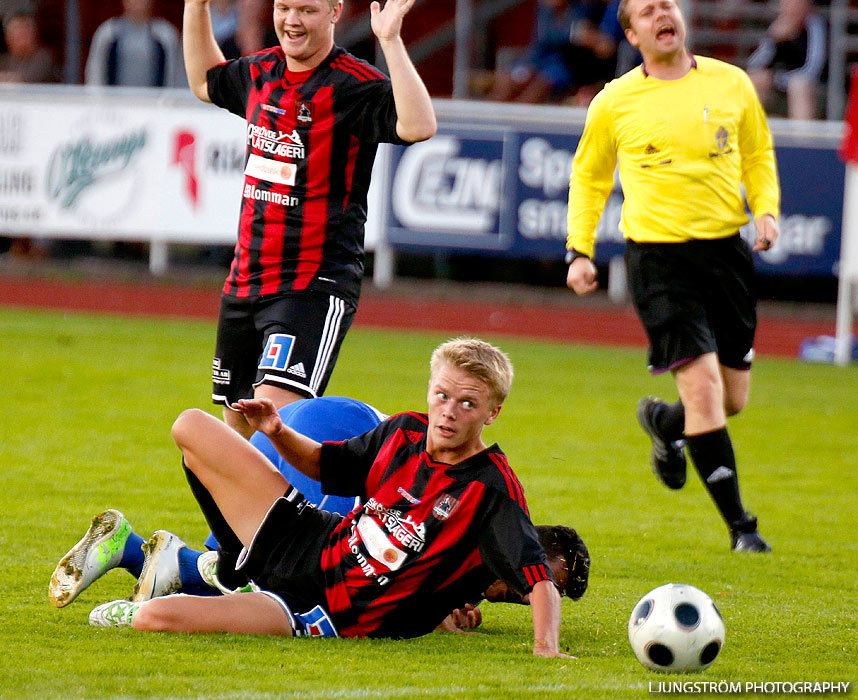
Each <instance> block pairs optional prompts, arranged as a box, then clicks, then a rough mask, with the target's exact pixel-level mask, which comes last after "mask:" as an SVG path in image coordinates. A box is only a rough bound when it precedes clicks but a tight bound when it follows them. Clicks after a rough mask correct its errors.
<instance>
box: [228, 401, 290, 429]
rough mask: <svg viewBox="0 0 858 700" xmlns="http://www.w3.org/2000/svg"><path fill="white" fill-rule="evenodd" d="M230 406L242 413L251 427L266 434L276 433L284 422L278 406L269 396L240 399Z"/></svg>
mask: <svg viewBox="0 0 858 700" xmlns="http://www.w3.org/2000/svg"><path fill="white" fill-rule="evenodd" d="M230 408H232V410H233V411H238V412H239V413H241V414H242V415H243V416H244V417H245V418H246V419H247V422H248V424H249V425H250V427H251V428H253V429H254V430H256V431H259V432H260V433H264V434H265V435H272V434H274V433H276V432H277V431H278V430H279V429H280V426H281V425H282V424H283V421H282V420H280V414H279V413H278V412H277V406H276V405H275V403H274V402H273V401H272V400H271V399H268V398H259V399H239V400H238V401H236V402H235V403H234V404H232V405H231V406H230Z"/></svg>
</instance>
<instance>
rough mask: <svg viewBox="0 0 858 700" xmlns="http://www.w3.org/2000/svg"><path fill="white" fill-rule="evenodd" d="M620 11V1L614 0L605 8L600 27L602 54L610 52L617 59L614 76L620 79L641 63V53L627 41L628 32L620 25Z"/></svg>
mask: <svg viewBox="0 0 858 700" xmlns="http://www.w3.org/2000/svg"><path fill="white" fill-rule="evenodd" d="M619 9H620V0H612V1H611V2H609V3H608V7H607V8H605V15H604V16H603V17H602V23H601V24H600V25H599V34H600V35H601V38H600V43H601V49H596V50H601V51H602V52H605V51H610V52H611V55H613V56H614V57H615V59H616V66H615V70H614V76H615V77H619V76H621V75H623V73H628V72H629V71H630V70H631V69H632V68H634V67H635V66H637V65H640V63H641V55H640V52H639V51H638V50H637V49H636V48H635V47H634V46H632V45H631V44H630V43H629V40H628V39H626V32H625V31H624V30H623V27H622V25H621V24H620V18H619V17H618V16H617V13H618V12H619Z"/></svg>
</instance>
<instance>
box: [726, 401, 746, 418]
mask: <svg viewBox="0 0 858 700" xmlns="http://www.w3.org/2000/svg"><path fill="white" fill-rule="evenodd" d="M747 404H748V397H747V396H727V397H726V398H725V400H724V412H725V413H726V414H727V417H728V418H729V417H730V416H735V415H738V414H739V413H741V412H742V411H743V410H744V408H745V406H746V405H747Z"/></svg>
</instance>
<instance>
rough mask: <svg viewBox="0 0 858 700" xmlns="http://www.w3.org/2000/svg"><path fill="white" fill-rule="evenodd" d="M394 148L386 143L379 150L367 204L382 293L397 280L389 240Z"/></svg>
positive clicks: (376, 280) (375, 268)
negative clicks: (389, 202)
mask: <svg viewBox="0 0 858 700" xmlns="http://www.w3.org/2000/svg"><path fill="white" fill-rule="evenodd" d="M392 148H393V147H392V146H391V145H390V144H386V143H383V144H381V145H380V146H379V147H378V152H377V154H376V156H375V167H374V168H373V175H372V185H371V186H370V188H369V201H368V202H367V207H368V208H370V210H371V211H372V215H371V220H367V238H372V239H373V240H374V241H375V252H374V258H373V267H372V282H373V284H374V285H375V286H376V287H378V288H379V289H387V288H388V287H390V285H391V284H393V280H394V278H395V276H396V253H395V252H394V250H393V248H391V246H390V243H389V242H388V240H387V226H388V217H387V196H389V193H390V192H391V191H392V188H391V186H390V177H391V173H390V171H391V159H392V158H393V154H392V153H391V150H392ZM370 227H373V230H372V231H370V230H369V228H370Z"/></svg>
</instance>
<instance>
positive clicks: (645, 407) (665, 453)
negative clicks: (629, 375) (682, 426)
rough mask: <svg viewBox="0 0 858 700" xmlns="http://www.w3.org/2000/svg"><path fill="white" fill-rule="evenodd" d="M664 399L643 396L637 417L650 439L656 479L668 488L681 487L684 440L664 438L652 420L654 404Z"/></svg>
mask: <svg viewBox="0 0 858 700" xmlns="http://www.w3.org/2000/svg"><path fill="white" fill-rule="evenodd" d="M663 403H664V401H662V400H661V399H657V398H655V397H654V396H645V397H644V398H642V399H641V400H640V401H638V408H637V417H638V423H640V424H641V428H643V429H644V432H645V433H646V434H647V435H649V436H650V438H651V439H652V452H651V453H650V456H651V460H652V471H653V473H654V474H655V475H656V476H657V477H658V480H659V481H660V482H661V483H663V484H664V485H665V486H667V488H669V489H681V488H682V487H683V486H685V472H686V467H687V464H686V461H685V440H674V441H672V442H671V441H668V440H665V439H664V438H663V437H662V436H661V435H660V434H659V432H658V430H657V429H656V427H655V424H654V423H653V421H652V413H653V410H655V407H656V406H659V405H661V404H663Z"/></svg>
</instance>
